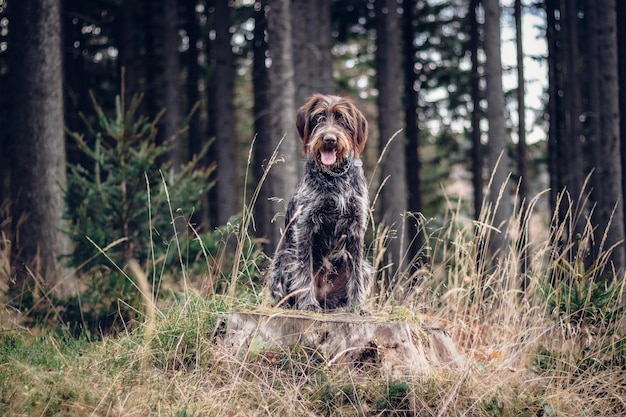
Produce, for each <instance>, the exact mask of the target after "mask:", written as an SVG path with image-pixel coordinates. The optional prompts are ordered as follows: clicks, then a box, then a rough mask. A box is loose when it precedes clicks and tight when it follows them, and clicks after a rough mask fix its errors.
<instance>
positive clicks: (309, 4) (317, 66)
mask: <svg viewBox="0 0 626 417" xmlns="http://www.w3.org/2000/svg"><path fill="white" fill-rule="evenodd" d="M292 12H293V27H294V28H298V30H294V31H293V65H294V71H295V74H297V76H296V77H295V80H294V81H295V103H296V106H301V105H303V104H304V103H305V102H306V101H307V99H308V98H309V97H310V96H311V95H312V94H313V93H322V94H330V93H333V86H334V85H333V60H332V55H331V47H332V28H331V23H332V20H331V16H330V0H317V1H309V0H293V5H292Z"/></svg>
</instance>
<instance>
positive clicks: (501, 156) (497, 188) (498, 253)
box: [482, 0, 511, 262]
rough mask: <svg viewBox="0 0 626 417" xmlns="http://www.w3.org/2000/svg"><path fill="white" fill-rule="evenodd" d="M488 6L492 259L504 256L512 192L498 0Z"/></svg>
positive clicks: (487, 1)
mask: <svg viewBox="0 0 626 417" xmlns="http://www.w3.org/2000/svg"><path fill="white" fill-rule="evenodd" d="M482 3H483V7H484V9H485V79H486V81H487V94H486V96H487V120H488V121H489V147H488V153H487V159H488V169H489V173H490V175H491V181H490V186H489V190H488V193H489V195H488V201H489V208H490V217H489V219H488V221H489V222H490V224H491V225H492V226H493V227H495V228H497V229H498V230H497V231H492V232H489V234H490V237H489V240H488V245H489V255H490V256H491V257H492V259H493V261H494V262H496V261H497V260H498V259H504V258H505V252H506V250H507V247H506V233H507V222H508V221H509V219H510V217H511V195H510V191H509V186H508V182H509V174H510V169H509V163H510V162H509V154H508V152H507V132H506V125H505V121H506V118H505V102H504V91H503V88H502V59H501V55H500V5H499V2H498V0H483V2H482Z"/></svg>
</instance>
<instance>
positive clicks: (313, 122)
mask: <svg viewBox="0 0 626 417" xmlns="http://www.w3.org/2000/svg"><path fill="white" fill-rule="evenodd" d="M323 121H324V115H322V114H316V115H315V116H313V117H312V118H311V127H315V126H317V125H318V124H320V123H322V122H323Z"/></svg>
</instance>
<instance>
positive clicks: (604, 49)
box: [592, 0, 626, 279]
mask: <svg viewBox="0 0 626 417" xmlns="http://www.w3.org/2000/svg"><path fill="white" fill-rule="evenodd" d="M595 4H596V11H597V23H598V24H597V26H596V30H595V31H594V33H593V34H592V36H596V37H597V46H598V48H597V55H596V57H597V58H596V59H598V67H599V69H600V71H599V74H598V75H599V79H598V94H599V96H600V97H601V98H602V100H600V106H599V109H600V131H599V133H600V136H599V137H600V138H601V140H599V141H598V142H597V144H595V145H594V146H592V155H593V159H594V162H595V164H594V168H595V172H594V174H593V184H594V200H595V201H596V208H595V210H594V212H593V216H594V221H593V224H594V226H597V228H596V229H595V230H596V235H595V244H596V246H595V251H594V253H595V254H596V257H597V256H598V255H600V253H601V252H604V251H606V250H608V249H609V248H611V247H613V246H614V245H616V247H615V248H614V249H613V252H612V254H611V256H610V258H609V261H610V265H607V269H606V271H605V272H610V270H611V268H614V269H615V271H616V275H615V277H613V278H614V279H622V275H623V273H624V266H625V265H624V264H625V262H626V251H625V250H624V242H623V241H624V216H623V208H622V207H623V195H622V177H621V174H622V164H621V158H620V130H619V128H620V126H619V118H620V113H619V93H618V88H619V85H618V78H617V77H618V73H617V70H618V63H617V16H616V9H615V0H598V1H597V2H596V3H595ZM596 259H597V258H596Z"/></svg>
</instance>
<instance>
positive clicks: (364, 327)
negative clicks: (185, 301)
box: [218, 311, 463, 376]
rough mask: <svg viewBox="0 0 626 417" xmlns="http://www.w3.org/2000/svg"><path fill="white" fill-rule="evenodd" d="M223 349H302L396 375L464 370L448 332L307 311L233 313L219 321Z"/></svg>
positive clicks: (239, 352) (330, 360)
mask: <svg viewBox="0 0 626 417" xmlns="http://www.w3.org/2000/svg"><path fill="white" fill-rule="evenodd" d="M218 326H219V327H220V329H221V330H220V332H222V334H223V339H222V340H223V345H224V346H225V347H227V348H228V349H232V350H234V351H235V353H236V354H237V355H239V356H244V357H246V356H248V355H250V353H253V352H259V351H269V352H284V351H286V350H287V349H289V348H292V347H302V348H305V349H308V350H310V351H311V352H315V353H317V354H319V357H321V358H324V360H325V361H326V364H327V365H328V366H334V365H340V366H341V365H343V366H348V367H351V368H354V367H357V368H360V367H362V366H364V365H375V366H378V367H380V369H381V370H382V371H383V372H386V373H389V374H390V375H392V376H401V375H424V374H426V373H429V372H431V371H433V370H436V369H446V368H454V369H458V368H461V367H462V366H463V359H462V357H461V355H459V353H458V351H457V349H456V347H455V345H454V343H453V342H452V340H451V339H450V336H449V335H448V333H447V332H446V331H445V329H441V328H435V327H428V326H424V325H420V324H417V323H409V322H402V321H389V320H385V319H383V318H381V317H377V316H368V317H361V316H357V315H352V314H345V313H342V314H310V313H303V312H283V311H280V312H271V313H263V312H232V313H228V314H226V315H224V316H222V317H221V318H220V320H219V321H218Z"/></svg>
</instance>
